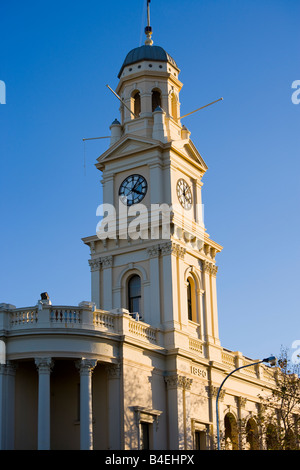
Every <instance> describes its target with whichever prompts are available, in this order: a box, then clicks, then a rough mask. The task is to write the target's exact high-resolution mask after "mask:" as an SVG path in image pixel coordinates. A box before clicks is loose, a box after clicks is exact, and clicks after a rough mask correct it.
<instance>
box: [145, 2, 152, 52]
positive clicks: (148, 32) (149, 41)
mask: <svg viewBox="0 0 300 470" xmlns="http://www.w3.org/2000/svg"><path fill="white" fill-rule="evenodd" d="M150 2H151V0H147V26H146V28H145V33H146V36H147V39H146V41H145V44H146V46H152V44H153V41H152V39H151V36H152V28H151V26H150Z"/></svg>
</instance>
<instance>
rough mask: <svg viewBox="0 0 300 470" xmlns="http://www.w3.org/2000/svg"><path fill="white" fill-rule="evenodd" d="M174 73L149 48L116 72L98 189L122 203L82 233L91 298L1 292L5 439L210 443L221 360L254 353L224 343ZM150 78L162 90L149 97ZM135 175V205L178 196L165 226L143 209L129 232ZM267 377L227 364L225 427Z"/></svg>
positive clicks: (246, 413) (198, 185) (202, 168)
mask: <svg viewBox="0 0 300 470" xmlns="http://www.w3.org/2000/svg"><path fill="white" fill-rule="evenodd" d="M147 47H155V46H150V45H149V46H147ZM178 75H179V69H178V67H177V65H176V64H175V62H174V61H173V60H171V59H170V60H166V61H163V60H161V61H160V60H151V58H150V59H147V60H146V59H144V58H142V59H141V60H139V61H137V62H135V63H131V64H129V65H126V66H125V67H124V68H123V70H122V73H121V74H120V81H119V84H118V87H117V89H116V93H117V94H118V95H119V96H120V97H121V99H122V101H123V103H124V104H125V105H126V106H122V105H121V108H120V119H119V120H116V121H115V122H114V123H113V124H112V125H111V142H110V146H109V148H108V149H107V151H106V152H105V153H104V154H103V155H101V156H100V157H99V158H98V161H97V163H96V166H97V168H98V169H99V170H100V171H101V172H102V185H103V200H104V202H105V203H106V204H111V205H113V206H114V207H115V208H116V214H117V230H120V231H121V232H119V231H118V236H117V237H116V238H106V239H103V240H101V239H99V237H98V236H97V235H92V236H90V237H87V238H84V239H83V242H84V243H85V244H86V245H87V246H88V247H89V249H90V259H89V264H90V268H91V299H90V301H88V302H82V303H81V304H80V305H78V306H53V305H51V301H50V300H48V299H47V298H46V299H45V300H41V301H39V302H38V304H37V305H36V306H33V307H26V308H15V307H14V306H12V305H9V304H1V305H0V332H1V339H2V341H3V342H4V343H5V349H6V351H5V353H6V355H5V357H6V359H5V361H3V363H2V364H1V365H0V419H1V421H0V446H1V449H66V450H67V449H114V450H117V449H125V450H130V449H132V450H134V449H141V448H144V447H146V448H150V449H155V450H177V449H179V450H190V449H198V448H200V449H213V448H214V446H215V437H216V408H215V402H216V393H217V390H218V387H219V386H220V384H221V382H222V380H223V379H224V377H225V375H226V374H227V373H228V372H230V371H231V370H233V369H234V368H235V367H239V366H241V365H246V364H250V363H251V362H252V361H251V360H250V359H248V358H245V357H243V355H242V354H241V353H239V352H232V351H228V350H225V349H223V347H222V346H221V342H220V338H219V331H218V306H217V287H216V276H217V266H216V256H217V254H218V253H219V252H220V251H221V250H222V247H221V246H220V245H219V244H218V243H216V242H215V241H213V240H212V239H211V238H210V236H209V235H208V233H207V231H206V228H205V226H204V222H203V219H202V212H201V201H202V199H201V191H202V184H203V183H202V177H203V175H204V173H205V172H206V170H207V166H206V164H205V162H204V161H203V159H202V157H201V155H200V153H199V152H198V150H197V149H196V147H195V145H194V144H193V142H192V141H191V139H190V133H189V131H188V130H187V129H186V128H185V127H184V126H183V125H182V123H181V121H180V119H178V118H179V117H180V100H179V95H180V90H181V87H182V84H181V82H180V81H179V79H178ZM154 91H156V92H157V93H158V92H159V94H160V96H159V95H158V94H156V98H157V99H159V105H158V106H156V107H155V109H153V92H154ZM136 92H139V102H135V100H137V98H134V97H135V96H136V95H135V94H136ZM156 104H157V103H156ZM129 109H131V110H132V112H136V113H135V114H136V116H135V117H134V116H133V114H132V113H131V112H130V111H129ZM137 113H138V114H137ZM132 174H138V175H141V176H142V177H143V178H144V179H145V180H146V181H147V191H146V194H145V197H144V198H143V199H142V201H141V204H143V206H144V207H146V208H147V209H148V211H150V209H151V208H152V207H153V205H155V204H162V203H164V204H167V205H168V207H172V214H171V231H170V235H169V237H168V238H166V237H164V238H162V233H161V225H159V224H158V225H157V224H156V225H155V226H153V227H154V228H153V227H152V232H151V224H150V223H149V222H151V220H150V219H149V218H148V216H145V217H143V218H142V224H141V226H139V227H137V229H136V230H138V232H139V233H140V235H141V236H140V237H139V238H137V239H134V237H133V236H130V235H128V234H127V233H124V229H127V228H128V226H131V227H132V228H133V227H134V223H135V222H134V221H135V217H136V214H134V209H135V206H134V205H133V206H131V210H132V213H131V215H130V214H129V216H128V218H127V220H126V217H125V212H123V210H124V205H123V206H122V203H121V204H120V203H119V190H120V186H121V185H122V182H123V181H124V180H126V178H127V177H129V176H130V175H132ZM181 179H183V180H184V181H186V183H187V185H188V187H189V188H190V191H191V195H192V204H191V207H190V208H189V209H188V210H186V209H185V208H183V207H182V206H181V205H180V202H179V199H178V191H177V184H178V181H179V180H181ZM185 195H186V193H185ZM148 213H149V212H148ZM140 220H141V219H140ZM135 233H136V232H135ZM133 275H137V276H138V277H139V279H140V296H138V297H139V299H138V302H139V305H140V307H139V311H138V315H136V314H135V313H136V312H135V311H133V312H130V305H129V300H130V299H129V298H128V297H129V291H128V284H129V282H130V280H131V279H132V276H133ZM136 279H137V278H136ZM189 309H190V310H189ZM189 312H190V316H189ZM272 380H273V379H272V375H271V374H270V370H269V369H268V368H266V367H265V366H262V365H258V366H253V367H249V368H247V369H244V370H242V371H240V372H237V373H236V374H235V376H232V377H231V378H230V379H229V380H228V382H227V383H226V387H225V389H224V391H223V394H222V396H221V400H220V426H221V430H222V431H223V430H224V426H225V425H224V423H225V416H226V415H227V416H229V415H230V419H231V422H235V426H236V427H237V429H238V428H239V426H240V423H241V422H242V421H243V422H244V423H247V422H250V420H254V419H255V416H256V414H257V413H258V410H259V398H258V394H259V393H260V392H261V389H262V388H265V389H269V388H270V387H272V383H273V382H272ZM226 432H227V437H228V430H227V431H226ZM240 436H242V434H240ZM228 439H229V438H228ZM239 439H240V441H239V445H240V446H241V447H243V446H246V444H245V442H242V440H243V438H242V437H240V438H239ZM227 442H229V441H228V440H227ZM228 445H229V446H230V445H231V446H232V442H229V444H228ZM260 445H261V448H263V447H264V445H265V444H264V443H263V442H261V443H260Z"/></svg>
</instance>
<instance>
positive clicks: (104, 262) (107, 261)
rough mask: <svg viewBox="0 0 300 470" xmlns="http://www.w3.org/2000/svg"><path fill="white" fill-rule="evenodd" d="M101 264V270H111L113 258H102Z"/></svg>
mask: <svg viewBox="0 0 300 470" xmlns="http://www.w3.org/2000/svg"><path fill="white" fill-rule="evenodd" d="M101 263H102V267H103V268H111V267H112V265H113V257H112V256H105V257H104V258H101Z"/></svg>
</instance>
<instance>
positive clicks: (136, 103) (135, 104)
mask: <svg viewBox="0 0 300 470" xmlns="http://www.w3.org/2000/svg"><path fill="white" fill-rule="evenodd" d="M132 111H133V112H134V114H135V117H139V116H140V113H141V95H140V93H139V91H136V92H134V93H133V95H132Z"/></svg>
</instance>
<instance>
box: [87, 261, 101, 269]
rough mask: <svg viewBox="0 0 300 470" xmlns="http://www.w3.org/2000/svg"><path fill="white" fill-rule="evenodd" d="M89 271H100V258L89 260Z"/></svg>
mask: <svg viewBox="0 0 300 470" xmlns="http://www.w3.org/2000/svg"><path fill="white" fill-rule="evenodd" d="M89 265H90V268H91V271H92V272H93V271H99V270H100V269H101V258H95V259H89Z"/></svg>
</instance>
